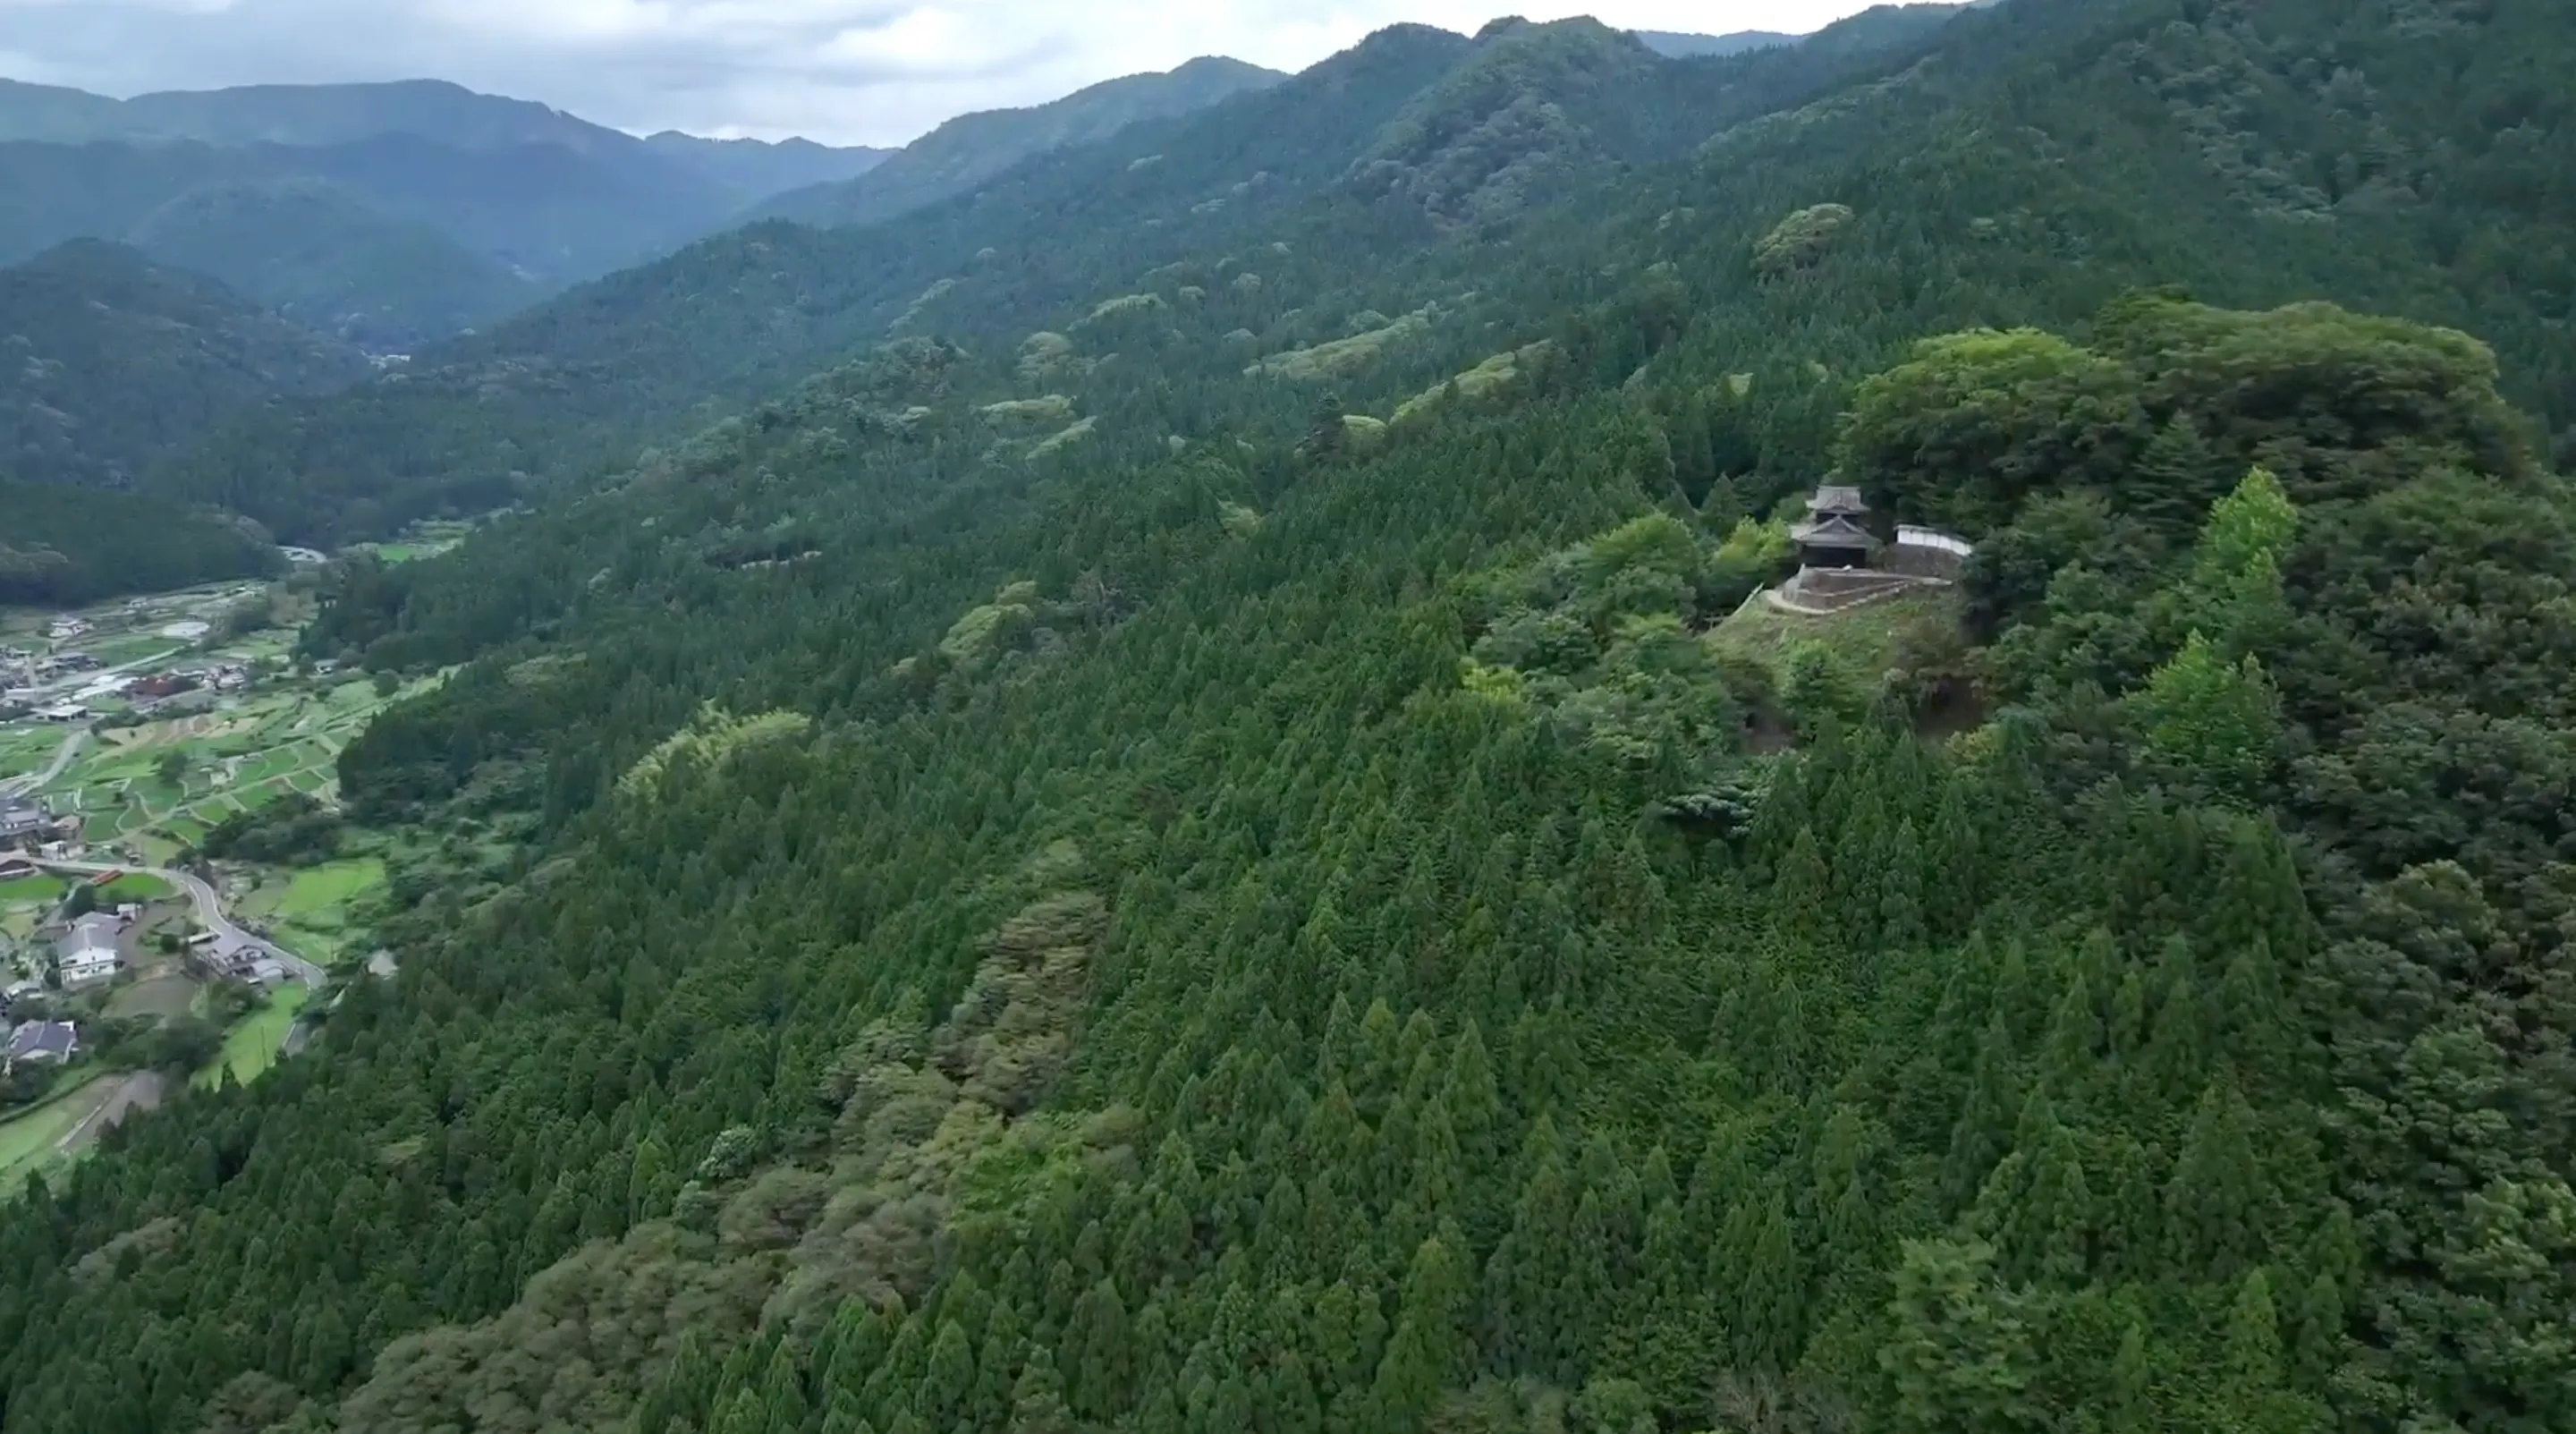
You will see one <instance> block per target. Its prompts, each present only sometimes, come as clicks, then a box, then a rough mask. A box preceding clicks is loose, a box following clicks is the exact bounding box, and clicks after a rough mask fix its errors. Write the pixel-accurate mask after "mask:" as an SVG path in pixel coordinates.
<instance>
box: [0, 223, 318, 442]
mask: <svg viewBox="0 0 2576 1434" xmlns="http://www.w3.org/2000/svg"><path fill="white" fill-rule="evenodd" d="M0 351H5V358H0V415H5V418H0V431H5V433H6V435H7V437H6V440H5V441H0V476H7V477H12V478H18V479H43V480H48V481H79V482H91V483H107V484H118V485H122V484H125V483H128V482H130V481H131V480H132V479H133V477H134V476H135V475H136V474H137V473H138V472H140V471H141V469H142V468H143V467H144V466H145V464H146V463H148V462H149V461H150V460H151V459H152V458H153V457H154V456H155V455H157V454H159V453H162V452H165V451H167V450H169V449H171V448H174V447H177V446H179V445H181V444H185V443H187V442H190V441H192V440H194V439H196V438H199V437H201V436H202V435H204V434H205V433H206V432H207V431H208V430H209V429H211V428H213V427H214V426H215V425H216V424H217V423H218V422H220V421H222V420H223V419H225V418H226V417H229V416H232V415H234V414H236V413H238V412H239V411H240V410H242V409H245V408H256V407H257V406H259V405H260V404H261V403H262V402H264V401H266V400H267V399H269V398H272V397H275V396H278V395H281V394H310V393H316V392H321V391H325V390H329V389H333V388H338V387H342V386H345V385H347V384H349V383H352V382H354V381H356V380H357V379H358V378H359V377H361V376H362V375H364V374H365V373H366V372H367V371H368V365H367V362H366V360H365V359H364V358H363V357H362V356H361V355H360V354H358V353H357V352H356V351H355V350H353V349H350V348H347V347H345V346H342V345H339V344H335V343H331V342H328V341H326V340H323V339H320V338H317V337H316V336H314V335H313V334H312V333H310V332H308V331H306V330H303V329H300V328H297V327H296V326H294V325H292V324H289V323H286V322H284V321H282V320H280V319H278V318H276V317H274V316H272V315H270V314H268V313H267V312H265V311H263V310H262V309H260V308H259V307H257V306H256V305H254V304H251V303H248V302H245V301H244V300H242V299H241V298H239V297H238V296H236V295H234V294H233V293H231V292H230V291H228V290H226V289H225V288H224V287H223V286H222V285H220V284H217V283H215V282H214V281H212V280H210V279H207V278H205V277H203V276H201V275H196V274H191V273H187V272H184V271H181V270H177V269H172V268H168V267H164V266H162V265H158V264H155V263H153V262H152V261H151V260H149V259H147V258H146V257H145V256H144V255H142V254H140V253H138V252H136V251H134V250H132V249H128V248H124V247H121V246H118V245H113V244H104V243H99V242H97V241H93V240H77V241H74V242H72V243H70V244H66V245H63V246H62V247H60V248H57V249H55V250H52V251H51V252H49V253H46V254H42V255H39V256H37V257H36V258H34V259H31V260H28V261H27V262H25V263H22V264H19V265H16V266H15V267H12V268H7V269H0Z"/></svg>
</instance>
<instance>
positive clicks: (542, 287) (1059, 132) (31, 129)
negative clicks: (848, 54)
mask: <svg viewBox="0 0 2576 1434" xmlns="http://www.w3.org/2000/svg"><path fill="white" fill-rule="evenodd" d="M1280 78H1282V77H1281V76H1280V75H1278V74H1277V73H1275V72H1273V71H1269V70H1264V69H1260V68H1258V67H1257V66H1252V65H1246V64H1242V63H1239V62H1237V61H1233V60H1224V59H1203V60H1194V61H1191V62H1190V63H1188V64H1186V65H1183V66H1181V67H1180V68H1178V69H1176V70H1173V71H1171V72H1169V73H1164V74H1148V75H1136V76H1130V77H1127V78H1124V79H1118V80H1111V81H1108V82H1106V83H1104V84H1100V85H1094V86H1092V87H1091V88H1089V89H1086V90H1083V91H1081V92H1079V93H1076V94H1074V95H1070V96H1067V97H1066V98H1064V99H1062V100H1058V101H1056V102H1054V103H1052V104H1046V105H1038V106H1034V107H1031V108H1027V109H1017V110H997V111H992V112H989V113H983V114H974V115H967V116H964V117H961V118H959V119H956V120H952V121H950V122H949V123H947V124H944V125H942V126H940V127H939V128H938V129H936V130H934V131H933V132H931V133H930V134H929V135H926V136H924V137H923V138H922V139H921V140H919V141H917V142H915V143H914V144H912V145H910V146H908V147H906V148H905V149H902V150H897V151H889V150H883V149H873V148H865V147H853V148H833V147H830V146H826V145H821V144H816V143H814V142H812V141H809V140H802V139H790V140H784V141H777V142H770V141H763V140H749V139H733V140H718V139H706V138H701V137H699V136H695V135H688V134H682V133H679V132H677V131H664V132H662V133H659V134H655V135H652V136H650V137H645V138H638V137H637V136H634V135H630V134H626V133H624V132H622V131H619V130H615V129H610V128H608V127H606V126H604V125H597V124H593V123H591V122H589V121H587V120H584V119H581V118H579V117H577V116H574V115H569V114H566V113H564V112H562V111H560V110H557V109H553V108H551V107H549V106H546V105H542V104H536V103H533V102H530V101H526V100H515V99H505V98H500V97H497V96H492V95H483V94H477V93H475V92H473V91H471V90H467V89H465V88H463V87H461V86H458V85H453V84H449V83H446V82H444V81H434V80H416V81H404V82H399V83H393V84H370V85H311V86H296V85H258V86H248V87H243V88H238V89H227V90H212V91H204V92H171V93H163V94H148V95H138V96H136V97H134V98H133V99H128V100H117V99H110V98H107V97H105V96H102V95H94V94H90V93H87V92H85V91H81V90H73V89H63V88H59V87H53V86H44V85H31V84H23V83H19V82H16V81H6V80H0V264H5V263H13V262H16V261H19V260H23V259H27V258H30V257H32V256H34V255H36V254H39V253H42V252H44V251H45V250H47V249H50V248H52V247H53V246H55V245H58V244H62V243H64V242H65V241H67V240H71V239H77V238H89V239H104V240H112V241H116V242H119V243H124V244H129V245H131V246H133V247H134V248H136V249H138V250H140V251H142V252H143V253H145V254H148V255H149V256H151V257H152V258H153V259H155V260H158V261H160V262H162V263H165V264H171V265H177V266H181V267H184V268H188V269H193V270H197V271H199V272H201V273H203V274H205V275H208V276H211V277H213V278H216V279H220V280H221V281H223V283H224V284H225V285H227V286H229V287H230V288H232V289H233V290H235V291H237V292H238V293H239V294H240V295H241V296H243V297H245V298H248V299H250V300H253V301H255V302H257V303H260V304H264V305H267V306H268V307H270V308H272V309H274V310H276V311H277V312H279V313H281V314H284V315H286V316H288V317H290V318H292V319H294V320H295V321H296V322H298V323H301V324H304V325H306V326H307V327H310V328H312V329H314V330H315V331H317V332H319V333H323V334H327V335H330V336H332V337H334V338H337V339H341V340H345V341H347V342H350V343H353V344H357V345H360V346H363V347H365V348H367V349H369V350H370V351H374V352H379V353H385V352H404V351H408V350H410V349H412V348H416V347H419V346H420V345H422V344H426V343H429V342H432V341H434V340H436V339H439V338H442V337H446V336H449V335H453V334H456V333H459V332H462V331H465V330H468V329H471V328H474V327H477V326H480V325H483V324H487V323H490V322H491V321H493V320H495V319H498V318H500V317H502V316H504V315H507V314H509V313H512V312H514V311H516V310H518V309H522V308H525V307H527V306H528V305H529V304H532V303H535V302H536V301H538V300H540V299H543V298H545V297H547V296H548V295H550V294H553V293H556V292H559V291H561V290H563V289H566V288H569V287H571V286H572V285H575V284H578V283H582V282H584V281H587V280H590V279H595V278H598V277H600V276H602V275H605V274H608V273H610V272H613V271H615V270H618V269H622V268H626V267H629V266H632V265H635V264H639V263H643V262H646V261H649V260H652V259H655V258H658V257H660V256H661V255H664V254H667V253H670V252H671V251H672V250H674V249H677V248H679V247H680V246H682V245H684V244H687V243H689V242H690V241H692V240H695V239H698V238H701V237H704V236H706V235H709V234H712V233H716V232H718V231H720V230H723V229H726V228H729V227H732V226H734V225H736V224H740V223H743V222H746V221H748V220H752V219H757V218H764V217H790V218H796V219H800V220H804V221H806V222H809V223H817V224H849V223H870V222H875V221H878V220H882V219H887V218H891V217H893V216H895V215H898V214H902V213H906V212H909V211H910V210H912V209H915V208H918V207H920V206H922V205H925V204H929V203H932V202H935V201H937V200H939V199H943V198H946V197H948V196H950V195H953V194H957V193H961V192H964V191H966V190H969V189H972V188H973V187H974V186H976V185H977V184H980V183H982V182H984V181H985V180H987V179H990V178H991V177H993V176H994V175H997V174H999V173H1001V172H1002V171H1004V170H1006V169H1008V168H1009V167H1010V166H1011V165H1013V164H1016V163H1018V162H1019V161H1021V160H1023V159H1025V158H1028V157H1029V156H1031V155H1033V154H1038V153H1042V152H1045V151H1047V150H1051V149H1057V148H1061V147H1063V146H1066V145H1073V144H1081V143H1084V142H1087V141H1090V140H1094V139H1099V138H1103V137H1106V136H1107V135H1109V134H1112V133H1115V132H1116V131H1117V130H1118V129H1120V128H1122V127H1124V126H1126V125H1128V124H1130V123H1133V122H1135V121H1137V120H1139V119H1148V118H1155V117H1161V116H1168V115H1174V114H1180V113H1184V112H1187V111H1189V110H1192V109H1196V108H1199V107H1201V106H1203V105H1207V104H1210V103H1213V102H1215V101H1217V100H1219V99H1223V98H1225V97H1226V96H1228V95H1232V94H1236V93H1240V92H1242V91H1244V90H1246V89H1252V88H1258V87H1260V86H1263V85H1267V84H1271V83H1275V82H1276V81H1278V80H1279V79H1280Z"/></svg>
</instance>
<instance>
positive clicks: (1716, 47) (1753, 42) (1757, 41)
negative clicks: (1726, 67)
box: [1628, 30, 1805, 60]
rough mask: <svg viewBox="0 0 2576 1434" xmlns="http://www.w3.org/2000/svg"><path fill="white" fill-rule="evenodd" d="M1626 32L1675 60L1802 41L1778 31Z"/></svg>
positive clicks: (1735, 52)
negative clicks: (1710, 33)
mask: <svg viewBox="0 0 2576 1434" xmlns="http://www.w3.org/2000/svg"><path fill="white" fill-rule="evenodd" d="M1628 33H1629V34H1632V35H1634V36H1636V37H1637V38H1638V40H1639V41H1641V42H1643V43H1644V45H1645V46H1646V48H1647V49H1650V50H1652V51H1654V52H1655V53H1656V54H1659V55H1667V56H1670V57H1671V58H1673V59H1676V60H1687V59H1692V58H1695V57H1697V56H1700V55H1737V54H1742V53H1743V52H1744V51H1746V50H1767V49H1770V48H1771V47H1773V46H1775V45H1794V44H1796V43H1798V41H1799V40H1801V39H1803V38H1805V37H1804V36H1800V35H1788V34H1783V33H1781V32H1779V31H1777V30H1738V31H1736V32H1734V33H1733V34H1729V35H1684V34H1679V33H1676V32H1674V31H1671V30H1631V31H1629V32H1628Z"/></svg>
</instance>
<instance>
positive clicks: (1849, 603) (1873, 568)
mask: <svg viewBox="0 0 2576 1434" xmlns="http://www.w3.org/2000/svg"><path fill="white" fill-rule="evenodd" d="M1789 538H1790V540H1791V541H1792V542H1794V543H1796V544H1797V546H1798V572H1797V575H1796V576H1794V577H1792V578H1790V579H1789V581H1787V582H1785V583H1783V584H1781V585H1780V587H1779V588H1777V589H1776V590H1774V592H1773V593H1772V601H1773V603H1774V605H1775V606H1779V607H1783V608H1786V609H1788V610H1790V611H1793V612H1811V613H1823V612H1839V611H1842V610H1843V609H1845V608H1852V607H1858V606H1860V605H1862V604H1863V603H1868V602H1874V601H1877V600H1878V599H1880V598H1884V597H1890V596H1893V595H1895V594H1897V593H1900V592H1904V591H1906V590H1907V589H1909V588H1914V587H1921V586H1934V587H1940V586H1947V585H1948V584H1950V583H1953V582H1956V581H1957V580H1958V578H1959V574H1960V572H1961V571H1962V570H1963V569H1964V568H1965V567H1966V565H1967V560H1968V557H1969V555H1970V554H1972V553H1973V552H1975V548H1974V547H1973V546H1971V545H1970V544H1969V543H1968V541H1967V540H1966V539H1964V538H1960V537H1957V536H1955V535H1953V534H1949V533H1944V532H1941V531H1939V530H1938V529H1934V528H1926V527H1920V526H1917V525H1914V524H1910V523H1900V524H1898V525H1897V526H1896V529H1895V537H1894V541H1892V542H1891V541H1888V540H1887V539H1884V538H1881V537H1880V536H1879V534H1878V532H1877V530H1875V529H1873V528H1872V527H1871V526H1870V511H1869V503H1868V502H1867V500H1865V499H1863V498H1862V497H1861V492H1860V490H1859V489H1858V488H1852V487H1845V486H1842V485H1839V484H1831V483H1828V484H1825V485H1823V486H1821V487H1819V488H1817V489H1816V492H1815V495H1814V496H1813V497H1811V498H1809V499H1808V500H1807V516H1806V518H1805V520H1804V521H1802V522H1798V523H1795V524H1792V525H1791V526H1790V528H1789Z"/></svg>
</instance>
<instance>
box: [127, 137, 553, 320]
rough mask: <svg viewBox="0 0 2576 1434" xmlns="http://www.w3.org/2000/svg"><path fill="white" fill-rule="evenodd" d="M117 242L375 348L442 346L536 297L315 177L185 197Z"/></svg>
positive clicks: (498, 267) (532, 289) (450, 244)
mask: <svg viewBox="0 0 2576 1434" xmlns="http://www.w3.org/2000/svg"><path fill="white" fill-rule="evenodd" d="M123 238H124V240H125V242H127V243H129V244H132V245H133V246H134V247H136V248H138V249H141V250H143V251H144V252H146V253H148V254H151V255H153V256H154V257H156V258H159V259H162V260H165V261H167V262H169V263H172V264H177V265H181V266H183V267H186V268H192V269H196V270H198V271H199V272H202V273H206V274H211V275H213V276H214V277H216V278H219V279H221V280H223V281H224V282H225V283H226V284H228V285H230V286H231V287H232V288H233V289H235V290H236V291H238V292H240V293H242V294H244V295H246V296H248V297H251V298H255V299H257V300H259V301H260V302H262V303H264V304H267V305H268V306H270V307H271V308H274V309H276V310H277V311H278V312H279V313H280V314H282V315H284V316H285V317H286V318H288V319H290V320H292V321H294V322H295V323H298V324H301V325H303V326H304V327H306V328H309V329H312V330H315V331H316V332H319V333H325V334H331V335H334V336H336V337H339V338H342V339H345V340H347V341H349V342H351V343H355V344H359V345H362V346H364V347H366V348H368V349H370V350H373V351H376V352H399V351H402V350H404V349H408V348H410V347H413V346H415V345H418V344H422V343H426V342H430V341H432V340H436V339H440V338H444V337H446V336H448V335H450V334H454V333H458V332H460V331H462V330H464V329H468V328H471V327H473V326H474V325H476V324H480V323H486V322H489V321H490V320H492V319H496V318H498V317H500V316H501V315H503V314H507V313H511V312H513V311H515V310H518V309H522V308H525V307H526V306H527V305H528V304H530V303H532V302H534V301H535V300H536V299H538V298H540V297H542V296H543V294H544V292H545V291H544V289H543V288H541V287H540V286H539V285H538V284H537V283H536V282H534V281H533V280H530V279H527V278H524V277H522V276H521V275H519V274H517V273H515V272H513V271H512V270H510V269H509V268H506V267H504V266H503V265H502V264H500V263H499V262H498V261H496V260H492V259H487V258H484V257H483V256H481V255H478V254H476V253H473V252H472V251H470V250H468V249H467V248H465V246H463V245H461V244H459V243H457V242H456V241H455V240H454V239H451V238H449V237H448V236H447V235H446V234H443V233H441V232H440V231H438V230H437V229H435V228H432V227H431V226H429V225H428V224H425V223H419V222H407V221H405V220H402V219H398V218H395V217H393V216H391V215H389V214H387V213H385V212H384V211H383V210H381V209H379V208H377V207H375V206H373V205H370V204H367V203H365V202H364V201H363V200H361V199H360V198H359V197H358V196H357V195H354V194H352V193H350V192H349V191H347V190H345V189H341V188H339V187H338V186H336V185H333V184H331V183H329V182H327V181H324V180H318V179H281V180H278V181H275V182H273V183H266V184H255V185H233V186H229V187H225V188H219V189H198V190H192V191H189V192H188V193H185V194H182V195H180V196H179V197H177V198H175V199H173V200H171V201H170V202H168V203H166V204H163V205H162V206H160V207H159V208H157V209H154V210H153V211H151V212H150V213H148V214H145V215H144V216H143V217H142V218H140V219H138V220H136V221H135V222H134V224H133V225H131V226H130V227H128V228H127V229H126V230H125V231H124V234H123Z"/></svg>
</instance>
